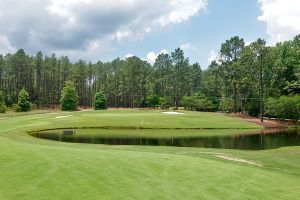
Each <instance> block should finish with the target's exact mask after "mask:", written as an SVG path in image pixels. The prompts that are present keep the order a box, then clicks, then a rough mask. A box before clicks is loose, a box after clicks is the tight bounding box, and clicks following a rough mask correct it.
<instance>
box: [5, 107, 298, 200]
mask: <svg viewBox="0 0 300 200" xmlns="http://www.w3.org/2000/svg"><path fill="white" fill-rule="evenodd" d="M1 116H2V117H1ZM4 116H5V114H2V115H0V161H1V162H0V170H1V173H0V199H13V200H15V199H30V200H32V199H272V200H273V199H298V197H299V196H300V190H299V187H300V156H299V155H300V147H290V148H281V149H276V150H268V151H239V150H222V149H201V148H176V147H151V146H109V145H92V144H74V143H62V142H55V141H48V140H42V139H38V138H34V137H31V136H29V135H28V134H26V131H28V130H36V129H43V128H51V127H66V126H68V127H77V126H119V127H120V126H123V127H124V126H132V127H165V128H167V127H172V128H184V127H185V128H192V127H193V128H196V127H197V128H238V127H242V128H257V126H256V125H254V124H250V123H246V122H244V121H241V120H239V119H238V118H231V117H229V116H225V115H223V114H215V113H199V112H186V114H185V115H165V114H161V111H158V110H150V111H148V110H107V111H90V112H59V113H56V114H52V113H45V114H38V115H26V116H15V117H10V118H4ZM61 116H65V118H61ZM56 117H59V118H56ZM216 153H223V154H226V155H229V156H232V157H237V158H243V159H246V160H255V161H256V162H258V163H260V164H262V165H263V166H264V167H259V166H255V165H251V164H247V163H241V162H235V161H229V160H224V159H221V158H218V157H216V156H215V155H216Z"/></svg>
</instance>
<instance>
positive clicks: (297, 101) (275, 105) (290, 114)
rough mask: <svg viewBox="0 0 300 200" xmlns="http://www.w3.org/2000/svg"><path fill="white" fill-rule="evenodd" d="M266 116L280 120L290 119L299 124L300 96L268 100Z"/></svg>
mask: <svg viewBox="0 0 300 200" xmlns="http://www.w3.org/2000/svg"><path fill="white" fill-rule="evenodd" d="M266 114H268V115H269V116H272V117H277V118H279V119H290V120H292V121H293V122H294V123H297V121H298V120H299V119H300V95H295V96H281V97H280V98H279V99H274V98H268V99H267V101H266Z"/></svg>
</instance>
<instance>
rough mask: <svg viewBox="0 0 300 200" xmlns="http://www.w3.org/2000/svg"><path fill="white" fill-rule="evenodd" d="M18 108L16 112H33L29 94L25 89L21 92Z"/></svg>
mask: <svg viewBox="0 0 300 200" xmlns="http://www.w3.org/2000/svg"><path fill="white" fill-rule="evenodd" d="M17 107H18V108H17V109H16V112H27V111H30V110H31V107H32V104H31V103H30V102H29V94H28V92H27V91H26V90H25V89H24V88H23V89H22V90H21V91H20V92H19V95H18V106H17Z"/></svg>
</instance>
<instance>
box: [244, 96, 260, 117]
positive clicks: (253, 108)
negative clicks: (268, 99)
mask: <svg viewBox="0 0 300 200" xmlns="http://www.w3.org/2000/svg"><path fill="white" fill-rule="evenodd" d="M247 110H248V114H249V115H250V116H253V117H257V116H258V115H259V98H258V97H257V96H255V97H254V98H251V99H250V102H249V103H248V104H247Z"/></svg>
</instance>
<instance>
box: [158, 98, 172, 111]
mask: <svg viewBox="0 0 300 200" xmlns="http://www.w3.org/2000/svg"><path fill="white" fill-rule="evenodd" d="M158 102H159V105H160V107H161V108H162V109H168V108H169V107H170V103H169V102H170V101H169V100H168V99H167V98H165V97H159V99H158Z"/></svg>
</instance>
